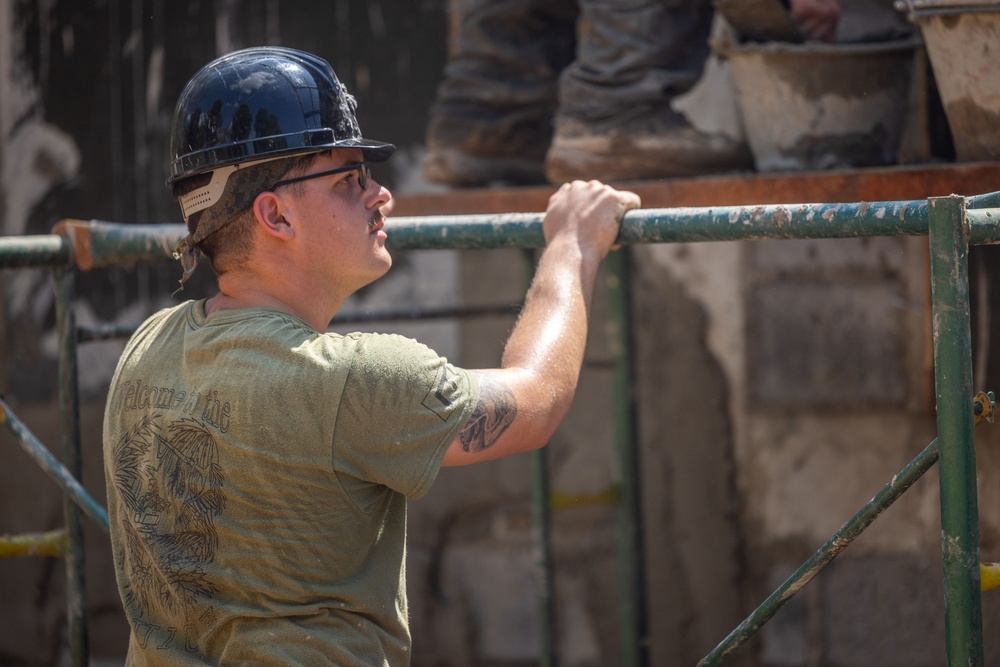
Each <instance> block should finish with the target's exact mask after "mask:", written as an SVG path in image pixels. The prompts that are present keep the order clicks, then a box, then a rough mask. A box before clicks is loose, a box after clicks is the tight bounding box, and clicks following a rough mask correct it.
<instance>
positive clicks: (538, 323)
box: [501, 239, 600, 419]
mask: <svg viewBox="0 0 1000 667" xmlns="http://www.w3.org/2000/svg"><path fill="white" fill-rule="evenodd" d="M599 263H600V260H599V259H598V258H594V257H588V256H586V255H585V254H584V252H583V251H582V250H581V248H580V246H579V245H578V244H577V243H575V241H574V240H572V239H565V240H563V239H556V240H555V241H554V242H553V243H552V244H550V245H549V246H548V247H547V248H546V249H545V252H544V253H543V254H542V257H541V259H540V260H539V263H538V267H537V269H536V271H535V277H534V280H533V281H532V284H531V288H530V289H529V290H528V295H527V297H526V299H525V306H524V310H523V311H522V313H521V316H520V318H519V319H518V321H517V324H516V325H515V327H514V330H513V332H511V335H510V339H509V340H508V342H507V346H506V348H505V350H504V355H503V360H502V363H501V367H502V368H505V369H513V368H516V369H523V370H525V371H527V372H530V373H532V374H534V375H535V376H536V377H537V381H538V382H541V383H544V384H545V385H547V388H548V390H549V395H550V396H551V399H552V402H553V404H552V406H550V409H553V410H554V411H555V412H556V413H557V414H556V415H554V416H556V418H557V419H558V418H561V417H562V415H563V414H565V411H566V410H568V409H569V403H570V402H571V400H572V398H573V393H574V392H575V390H576V383H577V380H578V378H579V374H580V366H581V364H582V363H583V354H584V350H585V348H586V344H587V319H588V315H589V312H590V303H591V300H592V298H593V291H594V281H595V279H596V275H597V269H598V266H599Z"/></svg>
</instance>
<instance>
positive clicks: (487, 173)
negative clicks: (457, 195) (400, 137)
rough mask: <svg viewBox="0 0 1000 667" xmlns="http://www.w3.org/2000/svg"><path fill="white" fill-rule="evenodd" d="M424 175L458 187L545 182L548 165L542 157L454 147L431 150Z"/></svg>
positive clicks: (426, 157)
mask: <svg viewBox="0 0 1000 667" xmlns="http://www.w3.org/2000/svg"><path fill="white" fill-rule="evenodd" d="M423 172H424V178H426V179H427V180H429V181H433V182H435V183H444V184H446V185H452V186H455V187H467V188H468V187H480V186H486V185H491V184H498V183H506V184H512V185H539V184H542V183H545V182H546V180H545V170H544V165H543V164H542V162H541V161H539V160H527V159H518V158H510V157H497V156H491V157H482V156H478V155H473V154H471V153H467V152H465V151H461V150H458V149H454V148H434V149H430V150H428V152H427V154H426V155H425V156H424V160H423Z"/></svg>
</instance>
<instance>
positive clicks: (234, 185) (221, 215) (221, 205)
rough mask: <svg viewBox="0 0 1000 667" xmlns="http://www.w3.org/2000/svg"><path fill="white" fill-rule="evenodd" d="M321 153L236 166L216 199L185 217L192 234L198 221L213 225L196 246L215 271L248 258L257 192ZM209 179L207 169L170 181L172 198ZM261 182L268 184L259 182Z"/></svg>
mask: <svg viewBox="0 0 1000 667" xmlns="http://www.w3.org/2000/svg"><path fill="white" fill-rule="evenodd" d="M321 154H322V153H310V154H309V155H302V156H298V157H290V158H288V159H287V160H277V161H274V162H266V163H264V164H260V165H254V166H250V167H246V168H244V169H238V170H236V171H235V172H233V173H232V174H231V175H230V176H229V180H228V181H227V182H226V187H225V191H224V192H223V194H222V197H221V198H220V199H219V201H217V202H216V203H215V204H213V205H212V206H210V207H209V208H207V209H204V210H201V211H198V212H196V213H192V214H191V215H190V216H189V217H188V221H187V227H188V232H190V233H191V234H194V233H195V232H197V231H198V225H199V224H202V223H204V224H211V225H213V226H214V227H216V230H215V231H214V232H211V233H210V234H209V235H208V236H206V237H205V238H204V239H202V240H201V241H200V242H199V243H198V249H199V250H200V251H201V254H203V255H204V256H205V257H206V258H207V259H208V261H209V264H211V266H212V270H213V271H215V273H216V275H222V274H223V273H225V272H226V271H229V270H231V269H235V268H237V267H239V266H241V265H243V264H244V263H245V262H246V261H247V260H249V259H250V253H251V251H253V243H254V241H253V239H254V226H255V224H256V219H255V218H254V214H253V206H252V205H253V202H254V200H255V199H256V197H257V195H258V194H260V193H261V192H265V191H266V190H265V189H264V188H266V187H269V186H270V185H272V184H273V183H275V182H277V181H278V180H280V179H281V178H283V177H285V176H288V175H291V176H298V175H300V174H301V173H304V172H305V170H306V169H308V168H309V166H310V165H312V163H313V162H314V161H315V160H316V158H317V156H319V155H321ZM211 179H212V172H206V173H204V174H198V175H196V176H191V177H190V178H186V179H184V180H181V181H178V182H176V183H174V185H173V195H174V197H175V198H180V197H183V196H184V195H186V194H188V193H189V192H192V191H194V190H197V189H198V188H202V187H204V186H206V185H208V183H209V181H211ZM262 179H265V180H263V181H262ZM261 182H265V183H267V184H268V185H265V186H261V185H260V183H261ZM299 185H300V184H299V183H292V184H290V185H289V186H288V187H289V189H292V188H297V187H298V186H299Z"/></svg>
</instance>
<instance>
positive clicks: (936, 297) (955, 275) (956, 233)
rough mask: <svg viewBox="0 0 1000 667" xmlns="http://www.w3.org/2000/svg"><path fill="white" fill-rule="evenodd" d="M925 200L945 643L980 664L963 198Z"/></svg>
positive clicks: (953, 653) (954, 666)
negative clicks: (938, 463) (935, 408)
mask: <svg viewBox="0 0 1000 667" xmlns="http://www.w3.org/2000/svg"><path fill="white" fill-rule="evenodd" d="M928 201H929V205H930V222H929V227H930V243H929V245H930V264H931V304H932V315H933V317H932V318H931V319H932V321H933V325H934V330H933V334H934V335H933V338H934V379H935V392H936V404H937V427H938V441H939V442H940V445H941V461H940V471H941V475H940V480H941V481H940V484H941V539H942V554H943V560H944V597H945V601H946V604H945V648H946V649H947V654H948V665H949V666H950V667H958V666H959V665H962V666H963V667H978V666H979V665H982V664H983V619H982V599H981V593H980V589H979V509H978V500H977V490H976V447H975V439H974V437H973V415H972V414H971V413H970V412H969V409H968V406H969V402H970V401H971V400H972V394H973V389H972V333H971V325H970V314H969V313H970V306H969V263H968V252H969V245H968V243H969V241H968V231H967V228H966V226H965V212H966V211H965V201H964V199H963V198H962V197H957V196H952V197H936V198H932V199H930V200H928Z"/></svg>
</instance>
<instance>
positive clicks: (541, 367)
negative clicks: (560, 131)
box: [104, 48, 639, 665]
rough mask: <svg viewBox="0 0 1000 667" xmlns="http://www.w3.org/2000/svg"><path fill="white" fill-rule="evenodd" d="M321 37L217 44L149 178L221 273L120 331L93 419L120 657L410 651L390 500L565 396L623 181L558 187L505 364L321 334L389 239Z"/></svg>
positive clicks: (157, 659) (334, 659)
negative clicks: (273, 44)
mask: <svg viewBox="0 0 1000 667" xmlns="http://www.w3.org/2000/svg"><path fill="white" fill-rule="evenodd" d="M354 112H355V102H354V99H353V98H352V97H351V96H350V95H349V94H348V93H347V91H346V89H345V88H344V87H343V85H342V84H340V82H339V81H338V80H337V78H336V75H335V74H334V72H333V70H332V69H331V68H330V66H329V64H328V63H326V62H325V61H323V60H321V59H319V58H317V57H315V56H312V55H310V54H307V53H303V52H300V51H294V50H291V49H284V48H255V49H246V50H243V51H237V52H235V53H232V54H229V55H227V56H224V57H222V58H220V59H218V60H216V61H213V62H212V63H210V64H208V65H206V66H205V67H204V68H203V69H202V70H200V71H199V72H198V73H196V74H195V76H194V77H193V78H192V79H191V81H190V82H189V83H188V85H187V87H186V88H185V89H184V91H183V92H182V94H181V98H180V100H179V102H178V105H177V112H176V114H175V120H174V127H173V135H172V153H173V158H174V159H173V163H172V165H171V177H170V183H171V185H172V186H173V188H174V194H175V195H176V196H177V198H178V200H179V202H180V205H181V209H182V212H183V215H184V220H185V222H186V224H187V227H188V231H189V234H188V236H187V237H186V238H185V239H184V240H183V241H182V242H181V243H180V245H179V246H178V248H177V252H176V255H177V257H178V258H179V259H180V260H181V263H182V266H183V268H184V274H183V277H182V279H181V282H182V283H183V282H184V281H185V280H187V278H188V277H189V276H190V274H191V272H192V271H193V270H194V267H195V264H196V262H197V259H198V257H199V255H204V256H205V257H206V258H207V259H208V260H209V262H210V263H211V266H212V268H213V270H214V271H215V273H216V274H217V277H218V283H219V291H218V293H217V294H216V295H215V296H213V297H211V298H209V299H204V300H198V301H188V302H186V303H182V304H180V305H178V306H175V307H173V308H169V309H167V310H164V311H161V312H159V313H157V314H155V315H153V316H152V317H151V318H150V319H149V320H147V321H146V322H145V323H144V324H143V325H142V326H141V327H140V328H139V330H138V331H137V332H136V334H135V335H134V336H133V337H132V338H131V339H130V341H129V343H128V345H127V347H126V349H125V352H124V354H123V355H122V358H121V361H120V362H119V364H118V368H117V370H116V372H115V377H114V379H113V381H112V384H111V389H110V391H109V395H108V403H107V409H106V412H105V422H104V458H105V472H106V476H107V490H108V511H109V516H110V520H111V534H112V535H111V536H112V548H113V552H114V562H115V568H116V575H117V578H118V584H119V588H120V591H121V596H122V601H123V604H124V606H125V610H126V614H127V616H128V620H129V624H130V626H131V634H130V640H129V657H128V664H130V665H146V664H191V665H194V664H202V665H203V664H211V665H219V664H254V665H290V664H298V665H318V664H335V665H405V664H407V663H408V662H409V658H410V636H409V630H408V626H407V609H406V588H405V586H406V582H405V570H404V560H405V536H406V501H407V499H408V498H418V497H420V496H421V495H423V494H424V493H426V492H427V490H428V489H429V487H430V485H431V484H432V483H433V481H434V479H435V477H436V475H437V473H438V470H439V469H440V467H441V466H443V465H465V464H469V463H477V462H480V461H486V460H490V459H495V458H499V457H503V456H507V455H510V454H514V453H518V452H523V451H527V450H531V449H535V448H538V447H541V446H543V445H544V444H545V443H546V442H547V441H548V439H549V437H550V436H551V435H552V433H553V431H554V430H555V428H556V427H557V426H558V424H559V422H560V421H561V420H562V418H563V416H564V415H565V414H566V411H567V410H568V408H569V404H570V401H571V400H572V397H573V393H574V391H575V388H576V384H577V379H578V375H579V371H580V366H581V363H582V358H583V352H584V344H585V340H586V334H587V315H588V310H589V307H590V302H591V296H592V291H593V286H594V280H595V276H596V272H597V268H598V265H599V264H600V262H601V260H602V259H603V258H604V257H605V256H606V255H607V253H608V252H609V251H610V249H611V247H612V245H613V244H614V242H615V239H616V236H617V233H618V226H619V223H620V221H621V217H622V215H623V214H624V213H625V211H626V210H628V209H630V208H635V207H638V206H639V199H638V197H636V196H635V195H634V194H632V193H629V192H619V191H616V190H614V189H612V188H610V187H608V186H606V185H603V184H601V183H598V182H596V181H591V182H589V183H583V182H575V183H572V184H568V185H565V186H563V187H562V188H561V189H560V190H559V191H558V192H557V193H556V194H554V195H553V196H552V198H551V200H550V202H549V206H548V210H547V211H546V214H545V222H544V230H545V239H546V249H545V251H544V252H543V254H542V256H541V258H540V260H539V264H538V267H537V271H536V274H535V279H534V282H533V283H532V286H531V288H530V289H529V291H528V295H527V297H526V302H525V306H524V310H523V312H522V314H521V316H520V318H519V320H518V323H517V324H516V326H515V327H514V330H513V332H512V333H511V336H510V339H509V341H508V342H507V345H506V347H505V350H504V355H503V359H502V362H501V367H500V368H496V369H482V370H474V371H471V370H466V369H462V368H459V367H456V366H454V365H452V364H450V363H449V362H448V361H447V360H446V359H443V358H441V357H440V356H438V355H437V354H435V353H434V352H432V351H431V350H429V349H428V348H426V347H424V346H423V345H420V344H419V343H417V342H416V341H413V340H410V339H407V338H403V337H401V336H392V335H378V334H354V335H348V336H343V335H338V334H332V333H326V329H327V326H328V324H329V322H330V321H331V320H332V319H333V316H334V315H335V314H336V313H337V311H338V310H339V308H340V307H341V305H342V304H343V303H344V301H345V300H346V299H347V298H348V297H349V296H350V295H351V294H352V293H354V292H355V291H357V290H358V289H359V288H361V287H363V286H365V285H367V284H369V283H371V282H372V281H374V280H376V279H378V278H379V277H381V276H382V275H383V274H385V272H386V271H387V270H388V269H389V266H390V264H391V258H390V256H389V253H388V252H387V250H386V248H385V239H386V232H385V231H383V226H384V225H385V218H384V215H383V211H384V210H385V208H386V207H387V205H388V204H389V202H390V198H391V195H390V193H389V191H388V190H387V189H386V188H384V187H382V186H381V185H380V184H378V183H377V182H375V180H374V179H373V178H372V177H371V174H370V173H369V171H368V166H367V163H369V162H379V161H383V160H386V159H388V158H389V156H390V155H391V154H392V152H393V150H394V147H393V146H392V145H390V144H385V143H381V142H376V141H370V140H368V139H365V138H363V137H362V135H361V132H360V130H359V128H358V124H357V120H356V119H355V113H354Z"/></svg>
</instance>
